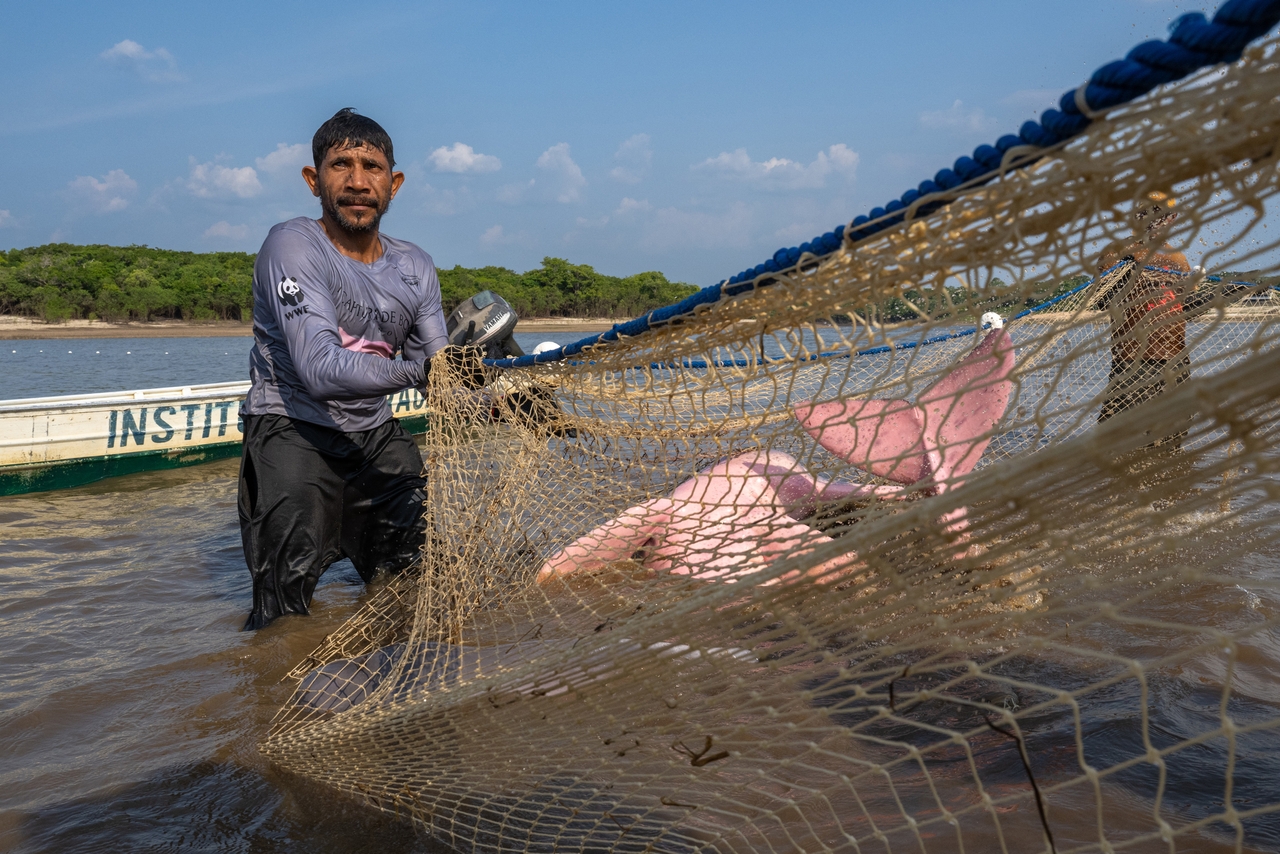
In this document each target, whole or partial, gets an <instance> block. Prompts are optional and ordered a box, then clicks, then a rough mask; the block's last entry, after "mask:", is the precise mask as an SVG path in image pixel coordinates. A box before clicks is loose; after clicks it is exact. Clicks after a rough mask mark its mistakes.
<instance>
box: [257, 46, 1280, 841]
mask: <svg viewBox="0 0 1280 854" xmlns="http://www.w3.org/2000/svg"><path fill="white" fill-rule="evenodd" d="M1276 44H1277V43H1276V42H1274V41H1271V42H1265V43H1262V44H1260V45H1255V46H1254V47H1252V48H1250V49H1249V50H1248V51H1247V52H1246V53H1245V55H1244V57H1243V58H1242V59H1241V60H1240V61H1238V62H1235V63H1232V64H1231V65H1229V66H1219V67H1216V68H1213V69H1210V70H1207V71H1204V72H1201V73H1199V74H1197V75H1193V76H1191V77H1190V78H1188V79H1186V80H1183V81H1182V82H1180V83H1176V84H1173V85H1171V86H1168V87H1166V88H1164V89H1161V90H1158V91H1157V92H1155V93H1154V94H1152V95H1151V96H1150V97H1147V98H1144V99H1141V100H1139V101H1135V102H1133V103H1131V104H1128V105H1126V106H1124V107H1121V108H1119V109H1117V110H1114V111H1112V112H1110V113H1109V114H1108V115H1107V116H1105V117H1099V118H1098V119H1097V120H1096V121H1095V122H1094V123H1093V124H1092V125H1091V127H1090V128H1089V130H1088V131H1087V132H1086V133H1084V134H1082V135H1080V136H1077V137H1075V138H1074V139H1072V140H1070V141H1068V142H1066V143H1063V144H1060V145H1058V146H1056V147H1051V148H1048V149H1043V150H1039V151H1035V152H1029V151H1027V150H1017V149H1015V150H1012V151H1010V152H1008V153H1006V155H1005V160H1006V164H1007V165H1013V164H1014V162H1015V161H1018V159H1019V158H1021V159H1022V161H1029V162H1027V165H1025V166H1024V167H1023V168H1018V169H1013V168H1009V169H1007V170H1006V171H1004V172H1003V173H1002V174H1000V175H999V176H998V177H997V178H996V179H995V180H992V181H987V182H985V183H981V184H979V185H975V186H964V187H960V188H957V189H956V190H954V191H952V192H950V193H949V195H947V197H946V200H947V201H948V202H949V203H948V204H946V205H945V206H942V207H940V208H937V209H935V210H933V211H932V212H930V213H928V214H927V215H918V214H920V213H921V211H920V210H916V211H908V216H907V217H906V218H905V221H904V222H901V223H898V224H895V225H893V226H892V227H889V228H885V229H883V230H881V231H879V232H878V233H875V234H874V235H872V236H869V237H865V238H861V239H857V240H854V239H850V238H846V240H845V241H844V243H843V245H842V246H841V247H840V249H839V250H838V251H836V252H834V253H831V254H827V255H825V256H822V257H817V256H811V255H805V256H803V257H801V258H800V259H799V262H798V263H797V264H795V265H794V266H793V267H791V268H789V269H786V270H781V271H778V272H771V273H768V274H765V275H762V276H760V277H758V278H756V279H755V280H754V281H752V282H750V283H749V285H748V286H746V287H744V288H742V289H741V292H740V293H737V294H735V295H727V294H726V295H725V296H724V297H723V298H721V299H719V300H717V301H715V302H710V303H708V304H706V305H704V306H702V307H701V308H700V309H699V310H698V311H696V312H692V313H688V314H684V315H681V316H677V317H675V318H674V319H669V320H666V321H664V322H660V323H657V322H655V323H654V324H652V325H653V328H652V329H651V330H649V331H647V332H645V333H644V334H640V335H635V336H625V335H624V336H621V337H620V338H619V340H616V341H610V342H605V343H601V344H599V345H598V346H593V347H587V348H585V349H583V350H582V351H581V352H577V353H575V354H573V355H571V356H570V357H568V358H563V359H555V358H554V354H553V355H552V356H548V357H547V359H548V360H547V361H545V362H543V363H538V364H532V365H527V364H524V363H520V365H522V366H512V365H511V363H504V364H505V366H504V365H503V364H500V365H498V366H495V367H491V368H490V369H489V375H488V377H487V379H488V381H489V386H488V391H487V392H485V393H482V394H479V395H478V394H477V393H476V392H474V391H473V390H471V389H470V388H469V384H468V383H467V382H466V379H467V378H466V377H463V376H460V375H458V374H456V373H450V365H449V364H448V363H446V362H444V361H443V360H439V359H438V360H437V363H436V364H435V365H433V368H432V371H431V375H430V377H431V382H430V387H429V389H428V400H429V405H430V408H431V413H432V416H431V425H430V432H429V433H428V434H427V437H426V446H425V451H424V456H425V460H426V470H427V472H428V475H429V478H430V480H429V486H428V496H427V501H426V508H427V519H428V525H429V533H428V536H427V539H426V542H425V543H424V546H423V560H422V565H421V567H420V569H419V570H418V571H415V572H409V573H405V574H402V575H399V576H396V577H392V578H389V579H385V580H383V581H382V582H380V583H378V584H375V585H373V586H372V588H371V590H370V593H369V595H368V598H367V600H366V603H365V604H364V605H363V607H362V608H361V609H360V610H359V612H358V613H356V614H355V616H353V617H352V618H351V619H350V620H349V621H348V622H347V623H346V624H345V625H344V626H342V627H341V628H340V629H339V630H338V631H336V632H335V633H333V634H332V635H331V636H330V637H329V638H328V639H327V640H326V641H325V642H324V643H323V644H322V645H321V646H320V647H319V648H318V649H317V650H315V651H314V652H313V653H312V654H311V656H310V657H309V658H307V660H306V661H304V662H302V663H301V664H299V666H298V667H297V668H296V669H295V670H294V672H293V673H292V674H291V677H292V678H293V679H295V680H296V681H297V689H296V691H295V694H294V696H293V699H292V700H291V701H290V703H289V704H288V705H287V706H286V707H285V708H284V709H283V710H282V711H281V712H280V714H279V716H278V717H277V719H276V721H275V724H274V726H273V730H272V732H271V734H270V736H269V738H268V739H267V740H266V741H265V743H264V745H263V750H264V751H265V752H266V753H267V754H268V755H269V756H270V757H271V758H272V759H274V760H275V761H276V762H278V763H280V764H281V765H283V766H284V767H286V768H288V769H291V770H293V771H296V772H298V773H301V774H304V775H307V776H309V777H313V778H315V779H318V780H322V781H324V782H326V783H328V784H330V785H332V786H335V787H338V788H339V789H342V790H344V791H346V792H348V793H351V794H352V795H355V796H357V797H359V798H362V799H365V800H366V801H367V802H368V803H370V804H372V805H374V806H376V807H379V808H381V809H383V810H387V811H390V812H395V813H397V814H400V815H402V816H406V817H408V818H409V819H411V820H413V821H414V822H417V823H418V824H419V825H421V827H423V828H424V829H425V830H426V831H427V832H428V833H429V834H431V835H432V836H433V837H435V838H436V839H439V840H441V841H443V842H446V843H448V844H450V845H453V846H456V847H457V848H460V849H468V850H470V849H480V850H513V851H516V850H537V851H559V850H601V851H604V850H617V851H632V850H634V851H650V850H652V851H694V850H699V851H703V850H705V851H779V852H781V851H826V850H842V851H872V850H874V851H929V852H935V851H984V852H985V851H1035V850H1050V849H1053V850H1057V851H1138V850H1142V851H1145V850H1160V851H1172V850H1197V851H1201V850H1215V849H1216V848H1219V847H1220V848H1222V849H1223V850H1232V849H1235V850H1239V849H1241V848H1244V849H1247V850H1254V849H1260V850H1276V849H1277V848H1280V770H1277V761H1276V759H1275V757H1276V756H1277V755H1280V754H1278V751H1280V680H1278V678H1277V676H1278V674H1277V672H1276V670H1275V667H1276V662H1277V661H1278V660H1280V657H1278V656H1277V651H1278V650H1280V643H1278V642H1280V637H1278V635H1277V627H1278V623H1280V583H1278V581H1277V578H1278V576H1277V567H1280V522H1278V521H1277V516H1278V513H1277V511H1278V510H1280V479H1278V478H1277V469H1278V467H1280V449H1278V446H1277V438H1278V436H1277V432H1278V431H1280V405H1278V404H1277V400H1280V350H1278V349H1277V346H1276V343H1277V341H1280V335H1278V334H1277V333H1280V313H1278V312H1276V311H1275V309H1273V308H1272V307H1271V305H1272V302H1271V300H1272V297H1271V295H1270V294H1271V290H1270V289H1269V285H1270V284H1271V283H1272V280H1270V279H1268V278H1267V276H1268V275H1269V274H1270V273H1269V270H1270V269H1271V268H1272V267H1274V265H1275V262H1276V258H1277V255H1276V250H1277V248H1278V246H1277V242H1278V241H1277V234H1276V233H1275V232H1274V231H1273V230H1269V229H1268V222H1267V216H1266V213H1267V210H1268V205H1269V204H1271V199H1272V196H1273V195H1274V194H1275V192H1276V189H1277V186H1278V179H1280V175H1278V173H1277V159H1276V150H1275V146H1276V144H1277V140H1280V100H1278V99H1277V93H1280V65H1278V64H1277V62H1276V61H1275V53H1276ZM1032 155H1034V158H1032ZM1153 194H1154V195H1153ZM1175 200H1176V205H1174V204H1172V203H1173V201H1175ZM1170 212H1176V214H1177V217H1176V218H1171V217H1170V216H1169V213H1170ZM1157 220H1159V222H1157ZM1166 244H1168V245H1166ZM1179 251H1180V252H1182V253H1185V256H1186V258H1187V259H1189V262H1190V263H1184V261H1183V258H1182V256H1181V255H1179V254H1178V252H1179ZM987 312H995V313H996V314H998V315H999V316H1000V317H999V318H997V319H996V320H994V321H992V320H991V319H990V318H988V322H987V323H985V324H984V323H982V322H980V319H981V318H982V316H983V315H984V314H985V313H987ZM1001 319H1003V320H1004V321H1006V323H1005V324H1004V326H1003V328H1000V327H999V322H1000V320H1001ZM525 361H528V360H525Z"/></svg>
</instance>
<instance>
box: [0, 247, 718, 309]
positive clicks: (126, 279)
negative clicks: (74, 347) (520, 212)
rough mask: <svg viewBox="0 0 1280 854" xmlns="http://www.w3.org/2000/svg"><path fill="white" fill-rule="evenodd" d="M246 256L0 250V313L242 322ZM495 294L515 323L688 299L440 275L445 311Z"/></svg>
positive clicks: (601, 282) (659, 287)
mask: <svg viewBox="0 0 1280 854" xmlns="http://www.w3.org/2000/svg"><path fill="white" fill-rule="evenodd" d="M253 260H254V256H253V255H250V254H248V253H245V252H207V253H195V252H175V251H172V250H168V249H152V248H150V247H147V246H75V245H72V244H69V243H50V244H48V245H46V246H36V247H32V248H29V249H13V250H10V251H8V252H3V251H0V314H8V315H18V316H23V317H31V318H35V319H38V320H44V321H48V322H59V321H64V320H70V319H73V318H87V319H95V318H96V319H99V320H105V321H111V322H123V321H130V320H141V321H146V320H191V321H212V320H237V321H248V320H249V318H250V315H251V311H252V306H253ZM485 289H488V290H491V291H493V292H494V293H497V294H500V295H501V296H502V297H503V298H505V299H506V300H507V302H509V303H511V306H512V308H514V309H515V310H516V312H517V313H518V314H519V315H520V316H521V317H612V318H621V317H634V316H636V315H638V314H643V313H644V312H646V311H649V310H650V309H654V308H658V307H660V306H664V305H668V304H670V303H673V302H676V301H678V300H681V299H683V298H685V297H686V296H688V295H690V294H692V293H694V292H695V291H696V290H697V287H695V286H694V285H686V284H683V283H680V282H671V281H668V280H667V277H666V276H664V275H663V274H662V273H658V272H648V273H637V274H636V275H634V276H627V277H625V278H619V277H617V276H606V275H605V274H603V273H598V272H596V271H595V270H594V269H592V268H591V267H590V266H588V265H586V264H570V263H569V262H568V261H566V260H564V259H562V258H544V259H543V260H542V266H541V267H539V268H537V269H535V270H529V271H528V272H525V273H517V272H515V271H514V270H508V269H507V268H505V267H482V268H480V269H476V270H472V269H468V268H466V267H454V268H453V269H451V270H441V271H440V292H441V296H442V297H443V300H444V308H445V311H446V312H449V311H452V310H453V308H454V306H456V305H457V304H458V303H460V302H461V301H462V300H464V299H466V298H467V297H469V296H471V295H472V294H474V293H476V292H478V291H482V290H485Z"/></svg>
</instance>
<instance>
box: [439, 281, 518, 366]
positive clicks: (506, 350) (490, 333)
mask: <svg viewBox="0 0 1280 854" xmlns="http://www.w3.org/2000/svg"><path fill="white" fill-rule="evenodd" d="M519 319H520V318H518V317H517V316H516V313H515V310H514V309H512V308H511V306H509V305H507V301H506V300H504V299H503V298H502V297H500V296H498V295H497V294H495V293H494V292H493V291H481V292H480V293H478V294H476V295H475V296H473V297H472V298H471V299H467V300H463V301H462V303H461V304H460V305H459V306H458V307H457V308H455V309H454V310H453V313H452V314H450V315H449V319H448V321H447V323H446V324H445V333H446V334H447V335H448V336H449V343H450V344H458V345H468V344H469V345H471V346H472V347H480V348H482V349H483V350H484V354H485V358H486V359H506V358H508V357H511V356H523V355H524V351H523V350H521V349H520V345H519V344H517V343H516V340H515V337H514V333H515V331H516V321H517V320H519Z"/></svg>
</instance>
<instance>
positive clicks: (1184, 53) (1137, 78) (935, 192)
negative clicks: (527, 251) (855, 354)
mask: <svg viewBox="0 0 1280 854" xmlns="http://www.w3.org/2000/svg"><path fill="white" fill-rule="evenodd" d="M1278 22H1280V0H1227V2H1226V3H1224V4H1222V6H1221V7H1219V9H1218V11H1217V12H1216V13H1215V14H1214V16H1213V20H1212V21H1210V20H1208V19H1206V18H1205V16H1204V15H1203V14H1201V13H1200V12H1188V13H1187V14H1185V15H1182V16H1181V17H1179V18H1177V19H1176V20H1175V21H1174V22H1173V23H1172V24H1171V25H1170V27H1169V29H1170V32H1169V39H1168V40H1167V41H1160V40H1158V39H1153V40H1151V41H1145V42H1142V43H1141V44H1139V45H1138V46H1136V47H1135V48H1133V49H1132V50H1131V51H1129V53H1128V54H1127V55H1126V56H1125V58H1124V59H1117V60H1115V61H1113V62H1109V63H1107V64H1106V65H1104V66H1102V67H1101V68H1099V69H1098V70H1097V71H1095V72H1094V73H1093V76H1091V77H1090V78H1089V81H1088V82H1087V83H1085V84H1084V85H1083V86H1080V87H1078V88H1076V89H1070V90H1068V91H1067V92H1064V93H1063V95H1062V98H1061V99H1060V100H1059V102H1058V107H1059V109H1056V110H1052V109H1051V110H1046V111H1045V112H1044V113H1043V114H1041V116H1040V121H1039V122H1033V121H1028V122H1026V123H1024V124H1023V125H1022V127H1021V128H1020V129H1019V130H1018V133H1017V134H1016V135H1015V134H1006V135H1004V136H1002V137H1000V138H999V139H998V140H996V142H995V144H994V145H980V146H978V147H977V148H976V149H974V151H973V155H972V156H968V155H966V156H963V157H960V158H959V159H957V160H956V162H955V163H954V164H952V166H951V168H949V169H942V170H940V171H939V172H938V173H937V174H936V175H934V176H933V178H931V179H925V180H924V181H921V182H920V184H919V186H917V187H914V188H912V189H909V190H907V191H906V192H905V193H903V194H902V196H901V197H899V198H897V199H893V200H891V201H889V202H887V203H886V204H885V205H884V206H883V207H876V208H873V209H872V210H871V211H870V212H869V213H867V214H860V215H859V216H856V217H854V219H853V221H852V222H850V223H849V224H848V225H847V226H846V225H838V226H836V227H835V228H834V229H832V230H831V231H828V232H827V233H826V234H822V235H819V236H817V237H815V238H813V239H812V240H809V241H806V242H805V243H802V244H800V245H799V246H791V247H785V248H783V249H779V250H778V251H777V252H775V253H773V257H772V258H769V259H768V260H766V261H765V262H763V263H761V264H757V265H756V266H754V267H752V268H750V269H748V270H743V271H742V272H741V273H738V274H737V275H736V276H732V277H731V278H729V279H726V280H725V281H723V282H721V283H719V284H716V285H712V286H710V287H707V288H703V289H702V290H700V291H698V292H697V293H696V294H693V295H692V296H690V297H688V298H687V299H684V300H681V301H680V302H678V303H675V304H673V305H669V306H665V307H664V308H659V309H655V310H654V311H651V312H649V313H648V314H646V315H643V316H641V317H637V318H635V319H634V320H629V321H627V322H625V323H619V324H615V325H614V326H613V328H612V329H610V330H608V331H607V332H603V333H600V334H598V335H593V336H590V337H587V338H583V339H582V340H581V341H575V342H574V343H572V344H567V345H565V346H564V347H561V348H560V349H558V350H549V351H547V352H545V353H538V354H536V355H529V356H521V357H519V358H514V359H486V360H485V364H487V365H490V366H492V367H498V368H522V367H528V366H530V365H534V364H542V363H544V362H555V361H559V360H560V359H565V358H569V357H571V356H575V355H577V354H578V353H580V352H582V350H583V349H584V348H586V347H591V346H594V345H597V344H606V343H609V342H611V341H617V340H618V339H619V337H621V336H635V335H639V334H641V333H643V332H647V331H648V330H649V329H650V328H652V327H653V326H654V325H657V324H660V323H666V322H669V321H671V320H674V319H676V318H679V317H682V316H684V315H687V314H691V313H693V312H694V311H696V310H697V308H698V307H699V306H702V305H709V304H711V303H714V302H718V301H719V300H721V299H722V298H724V297H727V296H734V295H736V294H739V293H743V292H745V291H748V290H752V289H753V288H755V287H757V286H764V285H767V284H769V283H770V280H769V279H768V278H767V277H768V276H770V274H774V273H781V272H784V271H787V270H791V269H793V268H795V267H797V266H799V265H800V264H801V261H802V259H803V262H804V263H805V264H810V263H815V262H816V261H818V260H819V259H821V258H822V257H824V256H826V255H830V254H831V253H833V252H836V251H837V250H839V249H840V248H841V247H843V246H844V245H845V244H853V243H857V242H858V241H861V240H865V239H866V238H869V237H871V236H873V235H875V234H877V233H879V232H881V231H884V230H885V229H887V228H890V227H892V226H895V225H898V224H899V223H902V222H904V221H906V220H908V219H919V218H922V217H926V216H928V215H929V214H931V213H933V212H935V211H937V210H939V209H941V208H943V207H945V206H946V205H948V204H950V203H951V201H953V199H954V195H953V193H954V191H956V190H959V189H963V188H971V187H976V186H981V185H982V184H985V183H987V182H989V181H991V180H992V179H994V178H996V177H997V176H998V175H999V174H1000V172H1001V171H1002V170H1007V169H1010V168H1018V167H1021V166H1023V165H1026V164H1027V163H1030V162H1033V161H1034V160H1035V159H1036V158H1037V157H1038V156H1039V155H1040V150H1041V149H1044V148H1048V147H1050V146H1054V145H1058V144H1060V143H1062V142H1065V141H1067V140H1069V139H1071V138H1073V137H1075V136H1078V135H1080V134H1081V133H1083V132H1084V130H1085V129H1086V128H1088V127H1089V125H1090V124H1092V123H1093V118H1092V115H1093V114H1095V113H1098V112H1101V111H1104V110H1107V109H1110V108H1111V107H1116V106H1119V105H1121V104H1127V103H1128V102H1130V101H1132V100H1134V99H1136V98H1139V97H1141V96H1142V95H1145V94H1146V93H1148V92H1150V91H1151V90H1152V89H1154V88H1156V87H1157V86H1161V85H1163V84H1165V83H1171V82H1173V81H1175V80H1180V79H1182V78H1183V77H1186V76H1187V75H1189V74H1192V73H1193V72H1196V71H1198V70H1200V69H1201V68H1206V67H1208V66H1212V65H1218V64H1220V63H1224V62H1235V61H1236V60H1237V59H1239V58H1240V56H1241V55H1242V54H1243V52H1244V49H1245V47H1247V46H1248V44H1249V43H1250V42H1251V41H1253V40H1254V39H1257V38H1260V37H1261V36H1264V35H1266V34H1267V32H1268V31H1270V30H1271V28H1272V27H1274V26H1275V25H1276V24H1277V23H1278ZM762 277H765V278H764V280H762V281H757V280H760V279H761V278H762Z"/></svg>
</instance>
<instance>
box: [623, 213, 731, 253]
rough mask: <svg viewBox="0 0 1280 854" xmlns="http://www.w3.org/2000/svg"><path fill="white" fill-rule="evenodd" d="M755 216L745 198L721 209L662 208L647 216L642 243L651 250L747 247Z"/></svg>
mask: <svg viewBox="0 0 1280 854" xmlns="http://www.w3.org/2000/svg"><path fill="white" fill-rule="evenodd" d="M754 220H755V216H754V214H753V212H752V210H751V209H750V208H749V207H748V206H747V205H746V204H744V203H742V202H737V203H735V204H734V205H733V206H732V207H730V208H729V209H728V210H726V211H723V212H720V213H706V212H703V211H686V210H681V209H680V208H675V207H670V208H659V209H658V210H656V211H653V212H652V213H651V214H648V215H647V216H646V217H645V221H644V224H643V226H642V227H641V228H640V244H641V245H642V246H643V247H644V248H646V249H650V250H666V249H673V248H689V247H693V248H697V249H720V248H735V249H745V248H749V247H750V246H751V232H752V226H753V224H754Z"/></svg>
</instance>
